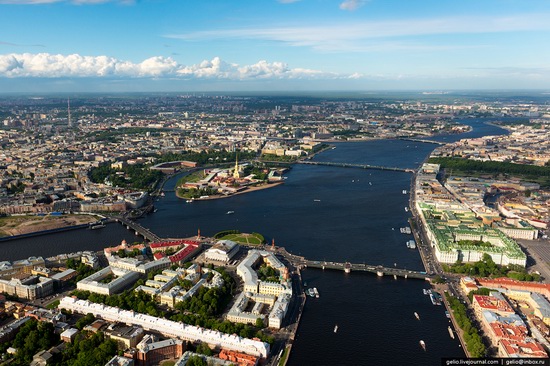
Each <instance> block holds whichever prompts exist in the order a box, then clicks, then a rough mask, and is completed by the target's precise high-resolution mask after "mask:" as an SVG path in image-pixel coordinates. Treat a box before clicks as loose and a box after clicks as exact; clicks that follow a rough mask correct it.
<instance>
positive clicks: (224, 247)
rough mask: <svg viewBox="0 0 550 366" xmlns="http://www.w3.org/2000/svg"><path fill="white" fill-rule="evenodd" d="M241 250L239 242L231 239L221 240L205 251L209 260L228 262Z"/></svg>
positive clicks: (205, 255)
mask: <svg viewBox="0 0 550 366" xmlns="http://www.w3.org/2000/svg"><path fill="white" fill-rule="evenodd" d="M238 251H239V244H237V243H235V242H234V241H231V240H220V241H218V242H217V243H216V244H214V246H213V247H212V248H210V249H208V250H207V251H206V252H205V253H204V257H205V258H206V259H207V260H211V261H217V262H223V263H227V262H229V261H230V260H231V258H233V256H235V254H237V252H238Z"/></svg>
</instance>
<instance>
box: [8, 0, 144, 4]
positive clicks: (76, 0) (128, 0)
mask: <svg viewBox="0 0 550 366" xmlns="http://www.w3.org/2000/svg"><path fill="white" fill-rule="evenodd" d="M110 2H115V3H121V4H134V3H135V0H0V4H13V5H40V4H53V3H73V4H77V5H85V4H104V3H110Z"/></svg>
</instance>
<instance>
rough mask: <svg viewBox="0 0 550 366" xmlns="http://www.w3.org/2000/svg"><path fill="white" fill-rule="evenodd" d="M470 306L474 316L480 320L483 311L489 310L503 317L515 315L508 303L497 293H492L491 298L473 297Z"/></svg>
mask: <svg viewBox="0 0 550 366" xmlns="http://www.w3.org/2000/svg"><path fill="white" fill-rule="evenodd" d="M472 306H473V308H474V312H475V314H476V316H477V317H478V318H480V319H481V316H482V312H483V311H484V310H489V311H492V312H493V313H497V314H499V315H504V316H506V315H512V314H514V313H515V311H514V309H513V308H512V306H511V305H510V304H509V303H508V301H506V299H505V298H504V297H503V296H502V295H501V294H499V293H498V292H496V293H492V296H484V295H474V297H473V299H472Z"/></svg>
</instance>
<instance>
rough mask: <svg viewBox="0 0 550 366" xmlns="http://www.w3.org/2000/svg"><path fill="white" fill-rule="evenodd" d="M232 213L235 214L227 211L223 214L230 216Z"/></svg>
mask: <svg viewBox="0 0 550 366" xmlns="http://www.w3.org/2000/svg"><path fill="white" fill-rule="evenodd" d="M234 213H235V211H227V212H226V213H225V214H226V215H232V214H234Z"/></svg>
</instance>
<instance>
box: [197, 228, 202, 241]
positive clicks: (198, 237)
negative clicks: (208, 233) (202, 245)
mask: <svg viewBox="0 0 550 366" xmlns="http://www.w3.org/2000/svg"><path fill="white" fill-rule="evenodd" d="M200 238H201V229H200V228H199V229H198V230H197V239H200Z"/></svg>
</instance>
